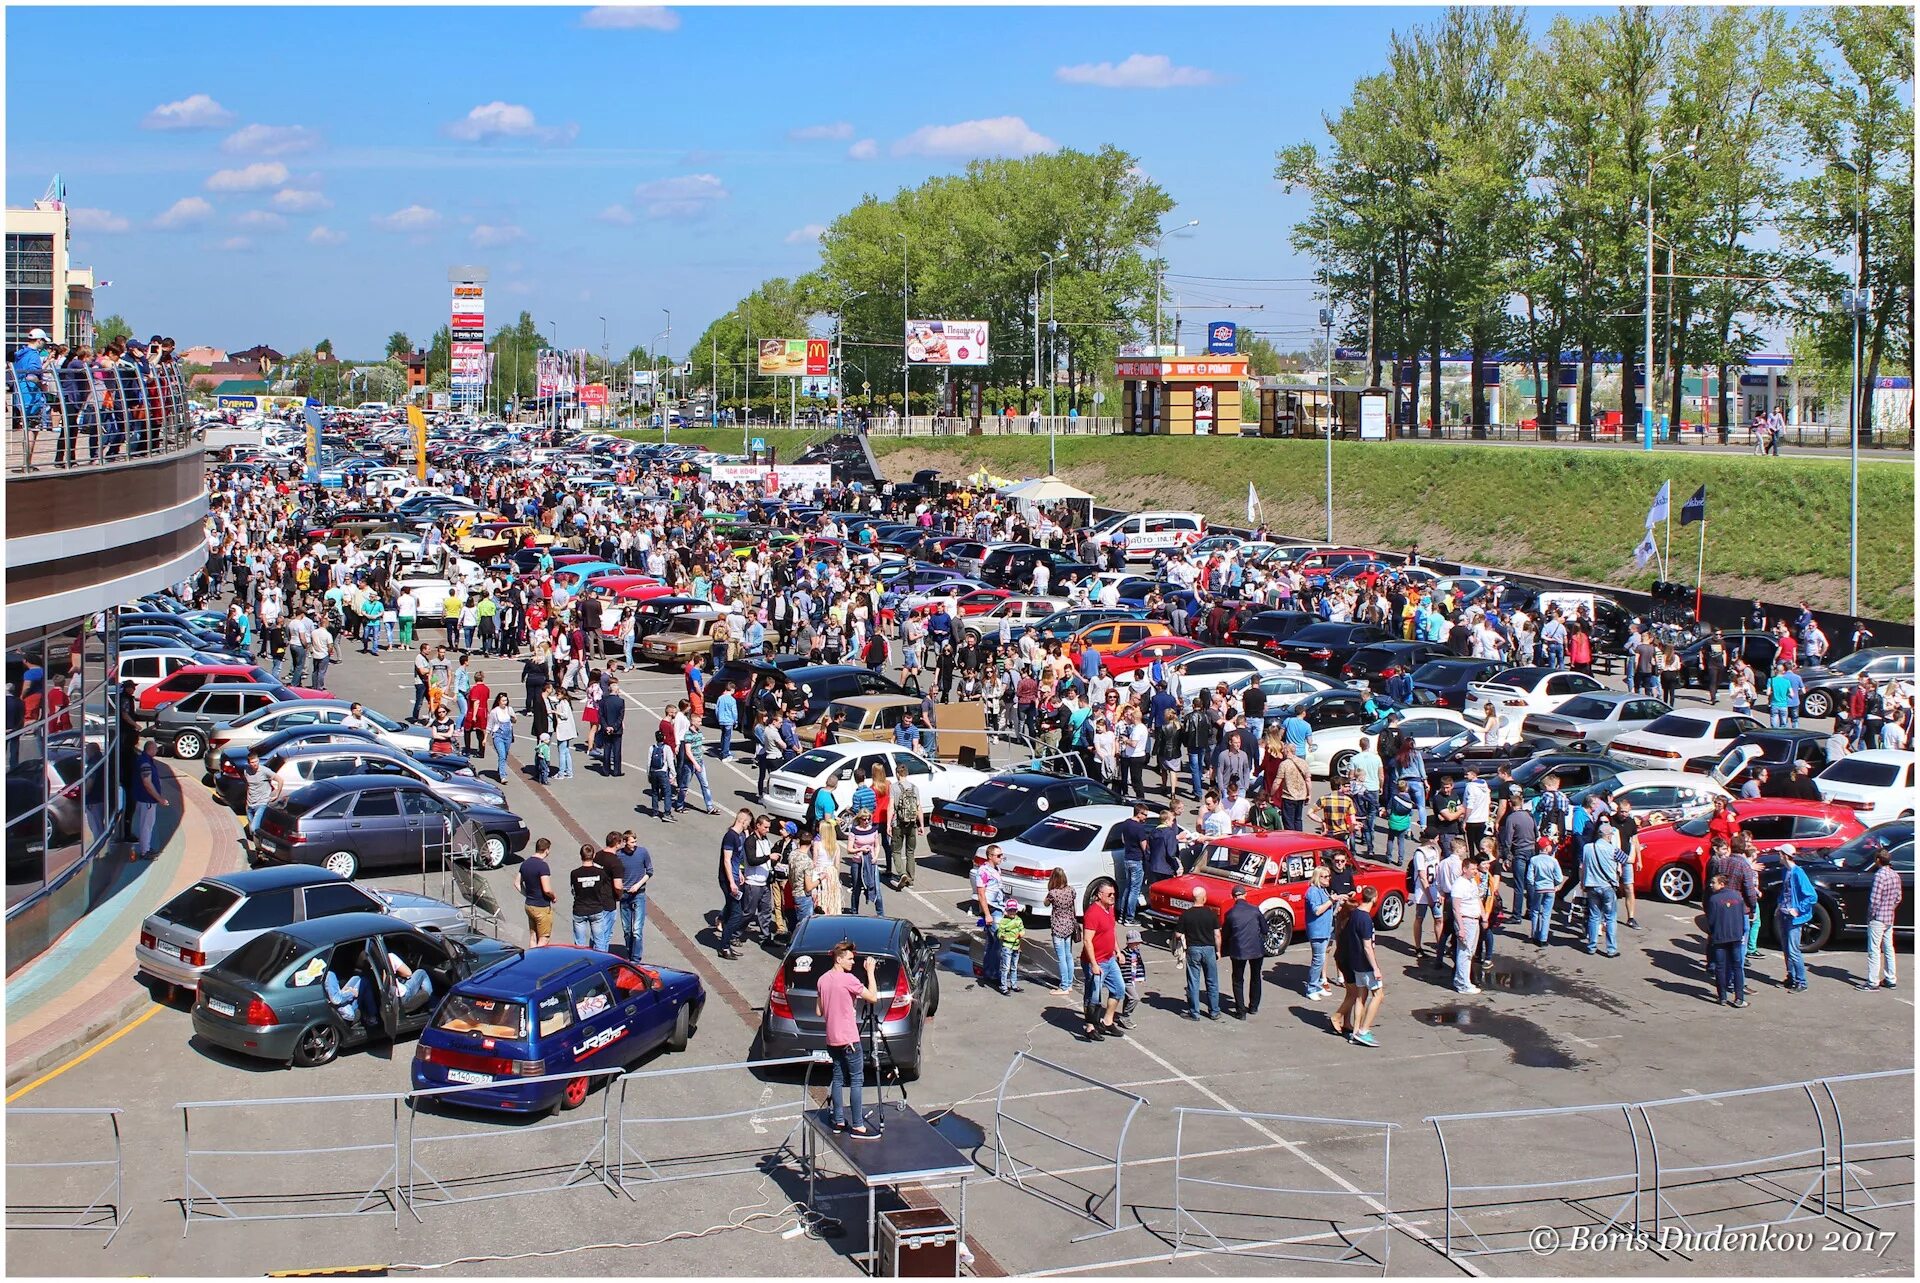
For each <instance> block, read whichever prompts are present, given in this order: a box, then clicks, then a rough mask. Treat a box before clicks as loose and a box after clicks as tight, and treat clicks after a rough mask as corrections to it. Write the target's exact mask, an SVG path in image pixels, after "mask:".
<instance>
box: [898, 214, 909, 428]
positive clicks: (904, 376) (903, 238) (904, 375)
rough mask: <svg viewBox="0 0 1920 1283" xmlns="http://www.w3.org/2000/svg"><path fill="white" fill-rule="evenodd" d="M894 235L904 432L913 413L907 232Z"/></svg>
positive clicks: (901, 418)
mask: <svg viewBox="0 0 1920 1283" xmlns="http://www.w3.org/2000/svg"><path fill="white" fill-rule="evenodd" d="M895 235H897V236H898V237H899V238H900V428H901V431H903V432H904V431H906V426H907V420H908V417H909V416H911V415H912V413H913V377H912V376H913V365H912V363H911V362H910V361H908V360H907V329H908V326H909V324H910V322H909V320H908V317H907V234H906V233H905V232H896V233H895Z"/></svg>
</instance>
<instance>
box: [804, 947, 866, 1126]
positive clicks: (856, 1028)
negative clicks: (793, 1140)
mask: <svg viewBox="0 0 1920 1283" xmlns="http://www.w3.org/2000/svg"><path fill="white" fill-rule="evenodd" d="M853 953H854V950H853V941H851V940H842V941H841V942H840V943H839V944H836V945H835V946H833V970H831V971H829V972H827V974H826V975H824V976H821V977H820V985H819V990H818V993H819V1003H820V1014H821V1015H822V1016H823V1017H825V1019H826V1022H827V1054H828V1055H829V1056H830V1057H832V1058H833V1084H832V1086H831V1087H830V1088H829V1092H830V1099H831V1101H832V1103H833V1125H834V1127H835V1128H837V1129H839V1130H843V1131H845V1132H847V1133H848V1134H849V1135H852V1136H862V1137H865V1136H873V1135H877V1133H876V1132H874V1131H872V1130H871V1129H869V1128H868V1127H867V1124H866V1118H867V1115H866V1110H865V1109H864V1108H863V1104H864V1102H863V1101H862V1100H861V1088H862V1087H863V1086H864V1085H865V1080H866V1072H867V1060H866V1051H865V1049H864V1048H863V1047H861V1045H860V1021H859V1018H858V1017H857V1016H855V1014H854V1010H853V1002H854V999H856V998H861V999H864V1000H866V1001H867V1002H878V1001H879V999H880V991H879V990H878V989H876V988H874V985H873V963H874V960H873V959H872V958H867V959H865V960H864V961H865V963H866V972H867V979H866V983H865V984H864V985H863V984H862V983H861V982H860V981H858V980H856V979H854V976H853ZM846 1088H851V1093H850V1094H851V1095H852V1097H853V1101H852V1106H853V1107H852V1110H851V1111H850V1115H851V1121H849V1112H846V1111H843V1110H842V1108H841V1105H842V1098H841V1092H842V1090H843V1089H846Z"/></svg>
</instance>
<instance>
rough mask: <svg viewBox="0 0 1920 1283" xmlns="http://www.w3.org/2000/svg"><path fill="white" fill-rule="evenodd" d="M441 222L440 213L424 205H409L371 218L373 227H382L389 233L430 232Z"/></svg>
mask: <svg viewBox="0 0 1920 1283" xmlns="http://www.w3.org/2000/svg"><path fill="white" fill-rule="evenodd" d="M441 221H442V220H441V218H440V211H439V210H437V209H428V208H427V207H426V206H425V205H409V206H407V207H406V208H405V209H396V210H394V211H393V213H391V214H375V215H374V216H373V225H374V226H375V227H384V228H386V229H387V230H388V231H390V232H430V231H432V230H433V229H434V228H436V227H438V226H440V223H441Z"/></svg>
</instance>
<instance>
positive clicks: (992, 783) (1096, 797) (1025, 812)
mask: <svg viewBox="0 0 1920 1283" xmlns="http://www.w3.org/2000/svg"><path fill="white" fill-rule="evenodd" d="M1120 802H1121V798H1120V795H1119V794H1118V793H1115V792H1114V791H1113V790H1112V789H1111V788H1109V787H1108V786H1107V785H1105V784H1103V783H1101V782H1100V781H1098V780H1094V779H1089V778H1088V777H1086V776H1084V775H1057V774H1054V773H1052V772H1048V771H1003V772H1001V773H1000V774H998V775H995V776H993V777H991V778H990V779H987V780H984V781H982V782H981V783H979V784H976V785H975V786H974V787H973V788H971V789H968V790H967V791H966V792H965V793H964V794H962V795H961V796H960V797H958V798H956V799H954V800H953V801H950V802H943V803H940V804H939V805H936V806H934V807H932V808H931V809H930V810H929V811H928V812H927V815H928V821H927V846H928V848H929V849H930V850H931V851H932V852H933V853H934V854H936V855H944V856H946V857H948V858H949V859H953V860H957V861H959V862H960V865H961V868H962V870H963V871H965V870H970V869H971V868H972V861H973V855H974V852H976V851H978V850H979V849H980V848H982V847H984V846H986V845H987V844H988V843H989V842H1001V841H1005V840H1006V839H1008V838H1011V837H1013V836H1014V835H1016V834H1019V833H1024V832H1026V831H1027V830H1028V829H1029V828H1032V827H1033V826H1034V825H1035V824H1037V823H1039V821H1040V820H1042V819H1043V818H1045V817H1046V816H1048V815H1055V814H1058V813H1059V812H1061V811H1063V810H1066V809H1067V808H1068V807H1076V806H1118V805H1120Z"/></svg>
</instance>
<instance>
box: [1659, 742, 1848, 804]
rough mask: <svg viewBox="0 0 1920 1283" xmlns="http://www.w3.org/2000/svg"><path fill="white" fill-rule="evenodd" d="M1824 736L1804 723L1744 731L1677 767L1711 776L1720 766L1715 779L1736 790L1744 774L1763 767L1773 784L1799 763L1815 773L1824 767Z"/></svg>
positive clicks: (1780, 780)
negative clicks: (1725, 744)
mask: <svg viewBox="0 0 1920 1283" xmlns="http://www.w3.org/2000/svg"><path fill="white" fill-rule="evenodd" d="M1828 735H1829V732H1827V731H1817V730H1814V729H1812V728H1811V727H1805V726H1800V727H1795V726H1779V727H1769V728H1767V729H1766V730H1760V731H1746V732H1743V733H1742V734H1741V735H1740V736H1738V737H1737V738H1736V739H1735V740H1734V741H1733V743H1731V744H1729V745H1727V746H1726V748H1724V749H1721V750H1720V751H1718V752H1714V753H1702V754H1700V755H1698V756H1696V757H1689V758H1688V759H1687V760H1686V762H1685V763H1684V764H1683V765H1682V766H1681V768H1680V769H1682V770H1684V771H1688V772H1691V773H1692V774H1695V775H1713V774H1714V773H1715V772H1716V771H1720V770H1721V768H1722V767H1724V768H1725V769H1724V771H1723V772H1722V773H1721V774H1719V775H1717V776H1716V778H1717V779H1719V781H1720V783H1721V784H1722V785H1724V786H1725V787H1726V788H1727V789H1728V790H1729V791H1737V790H1738V789H1739V787H1740V786H1741V785H1742V784H1745V783H1746V782H1747V777H1748V776H1750V775H1752V774H1753V773H1754V772H1755V771H1758V770H1759V769H1760V768H1761V767H1763V766H1764V767H1765V768H1766V770H1767V779H1768V781H1769V782H1770V783H1773V784H1776V785H1777V784H1781V783H1784V782H1785V781H1786V780H1788V779H1790V778H1791V777H1792V775H1793V768H1794V766H1795V765H1796V764H1797V763H1800V762H1805V763H1806V764H1807V765H1808V766H1809V767H1811V768H1812V770H1813V774H1815V775H1818V774H1820V772H1821V771H1823V770H1825V769H1826V767H1827V762H1828V760H1829V759H1828V757H1827V738H1828Z"/></svg>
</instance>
